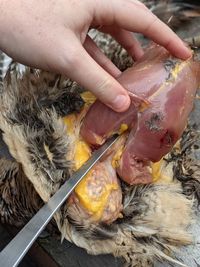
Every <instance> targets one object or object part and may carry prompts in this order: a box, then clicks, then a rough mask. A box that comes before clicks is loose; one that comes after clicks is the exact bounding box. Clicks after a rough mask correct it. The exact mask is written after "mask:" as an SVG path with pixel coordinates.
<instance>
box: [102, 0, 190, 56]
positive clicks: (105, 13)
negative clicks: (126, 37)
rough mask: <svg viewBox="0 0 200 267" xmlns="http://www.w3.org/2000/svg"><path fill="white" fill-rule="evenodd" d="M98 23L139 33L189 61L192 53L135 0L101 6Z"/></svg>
mask: <svg viewBox="0 0 200 267" xmlns="http://www.w3.org/2000/svg"><path fill="white" fill-rule="evenodd" d="M99 14H100V16H98V18H97V19H98V23H99V24H100V25H102V24H103V25H105V24H106V25H117V26H119V27H121V28H123V29H126V30H128V31H132V32H139V33H142V34H144V35H145V36H147V37H149V38H150V39H152V40H153V41H154V42H156V43H158V44H160V45H162V46H164V47H165V48H166V49H167V50H168V51H169V52H170V53H171V54H173V55H174V56H176V57H179V58H182V59H187V58H188V57H190V56H191V51H190V50H189V48H188V47H186V46H185V44H184V43H183V41H182V40H181V39H180V38H179V37H178V36H177V35H176V34H175V33H174V32H173V31H172V30H171V29H170V28H169V27H168V26H167V25H166V24H165V23H163V22H162V21H161V20H159V19H158V18H157V17H156V16H155V15H154V14H153V13H152V12H151V11H150V10H149V9H147V8H146V7H145V6H144V5H143V4H142V3H140V5H139V4H138V2H137V1H133V0H114V1H113V0H111V1H108V2H106V3H104V5H102V4H101V5H100V6H99V12H98V15H99Z"/></svg>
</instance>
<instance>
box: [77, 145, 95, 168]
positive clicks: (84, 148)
mask: <svg viewBox="0 0 200 267" xmlns="http://www.w3.org/2000/svg"><path fill="white" fill-rule="evenodd" d="M90 156H91V149H90V147H89V146H88V144H87V143H86V142H84V141H81V140H79V141H77V142H76V144H75V154H74V162H75V169H76V170H78V169H79V168H80V167H81V166H82V165H83V164H84V163H85V162H86V161H87V160H88V159H89V157H90Z"/></svg>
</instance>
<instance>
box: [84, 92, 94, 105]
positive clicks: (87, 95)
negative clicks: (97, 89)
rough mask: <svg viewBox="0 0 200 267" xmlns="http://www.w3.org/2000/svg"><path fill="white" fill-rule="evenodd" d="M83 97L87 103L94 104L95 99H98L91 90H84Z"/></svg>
mask: <svg viewBox="0 0 200 267" xmlns="http://www.w3.org/2000/svg"><path fill="white" fill-rule="evenodd" d="M81 97H82V98H83V100H84V101H85V103H86V104H87V105H91V104H93V103H94V101H95V100H96V97H95V96H94V95H93V94H92V93H91V92H89V91H86V92H83V93H82V94H81Z"/></svg>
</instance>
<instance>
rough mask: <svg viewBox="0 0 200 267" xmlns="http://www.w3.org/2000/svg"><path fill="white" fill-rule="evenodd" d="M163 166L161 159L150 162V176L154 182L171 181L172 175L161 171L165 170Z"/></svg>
mask: <svg viewBox="0 0 200 267" xmlns="http://www.w3.org/2000/svg"><path fill="white" fill-rule="evenodd" d="M163 167H164V160H163V159H161V160H160V161H158V162H155V163H152V164H151V169H152V177H153V182H154V183H171V182H172V177H171V176H169V175H166V174H165V173H163V170H165V167H164V168H163Z"/></svg>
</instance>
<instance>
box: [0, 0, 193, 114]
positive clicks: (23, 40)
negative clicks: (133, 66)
mask: <svg viewBox="0 0 200 267" xmlns="http://www.w3.org/2000/svg"><path fill="white" fill-rule="evenodd" d="M0 14H1V16H0V49H1V50H2V51H4V52H6V53H7V54H8V55H9V56H11V57H13V58H14V59H15V60H17V61H19V62H21V63H24V64H27V65H29V66H32V67H36V68H40V69H44V70H49V71H54V72H56V73H61V74H63V75H66V76H67V77H69V78H71V79H73V80H75V81H77V82H78V83H79V84H81V85H82V86H83V87H85V88H87V89H88V90H90V91H91V92H93V93H94V94H95V95H96V96H97V97H98V98H99V99H100V100H101V101H103V102H104V103H105V104H106V105H108V106H110V107H111V108H112V109H114V110H116V111H118V112H121V111H124V110H126V109H127V108H128V106H129V104H130V98H129V96H128V94H127V92H126V90H125V89H124V88H123V87H122V86H121V85H120V84H119V83H118V82H117V80H116V77H117V76H118V75H119V74H120V70H119V69H117V68H116V66H115V65H114V64H113V63H112V62H111V61H110V60H109V59H108V58H107V57H106V56H105V55H104V54H103V53H102V52H101V51H100V50H99V49H98V47H97V46H96V45H95V43H94V42H93V41H92V40H91V39H90V38H89V36H88V30H89V29H90V28H98V29H99V30H100V31H102V32H106V33H109V34H111V35H112V36H113V37H114V38H115V39H116V40H117V41H118V42H119V43H120V44H121V45H122V46H123V47H124V48H125V49H126V50H127V51H128V53H129V54H130V55H131V56H132V57H133V58H135V59H138V58H140V57H141V56H142V54H143V50H142V48H141V46H140V44H139V43H138V41H137V40H136V39H135V38H134V37H133V34H132V33H131V32H139V33H142V34H144V35H145V36H147V37H149V38H150V39H151V40H153V41H154V42H156V43H158V44H160V45H162V46H164V47H165V48H166V49H168V50H169V51H170V52H171V53H172V54H173V55H175V56H176V57H179V58H182V59H187V58H188V57H190V56H191V52H190V50H189V49H188V48H187V47H186V46H185V44H184V43H183V42H182V40H180V39H179V38H178V36H177V35H176V34H175V33H174V32H173V31H172V30H170V29H169V28H168V27H167V25H165V24H164V23H163V22H161V21H160V20H159V19H158V18H157V17H156V16H154V15H153V14H152V13H151V12H150V11H149V10H148V9H147V8H146V7H145V6H144V5H143V4H141V3H140V2H139V1H135V0H42V1H38V0H28V1H27V0H9V1H8V0H0Z"/></svg>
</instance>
